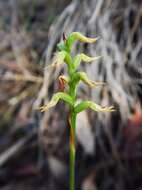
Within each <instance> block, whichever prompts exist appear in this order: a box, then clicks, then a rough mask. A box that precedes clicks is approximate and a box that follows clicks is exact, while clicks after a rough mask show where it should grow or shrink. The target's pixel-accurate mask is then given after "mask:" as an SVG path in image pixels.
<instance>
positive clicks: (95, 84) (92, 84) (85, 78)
mask: <svg viewBox="0 0 142 190" xmlns="http://www.w3.org/2000/svg"><path fill="white" fill-rule="evenodd" d="M77 74H78V76H79V78H80V80H81V81H82V82H83V83H85V84H87V85H88V86H89V87H91V88H95V87H98V86H102V85H105V84H106V83H105V82H94V81H92V80H90V79H89V78H88V76H87V74H86V73H85V72H78V73H77Z"/></svg>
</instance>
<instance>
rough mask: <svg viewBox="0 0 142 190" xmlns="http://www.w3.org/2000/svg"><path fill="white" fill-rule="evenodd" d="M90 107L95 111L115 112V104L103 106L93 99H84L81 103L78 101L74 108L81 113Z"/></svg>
mask: <svg viewBox="0 0 142 190" xmlns="http://www.w3.org/2000/svg"><path fill="white" fill-rule="evenodd" d="M88 108H90V109H92V110H94V111H95V112H113V111H115V109H114V107H113V106H110V107H102V106H100V105H98V104H96V103H94V102H92V101H82V102H81V103H78V104H77V105H76V106H75V109H74V110H75V113H80V112H82V111H84V110H86V109H88Z"/></svg>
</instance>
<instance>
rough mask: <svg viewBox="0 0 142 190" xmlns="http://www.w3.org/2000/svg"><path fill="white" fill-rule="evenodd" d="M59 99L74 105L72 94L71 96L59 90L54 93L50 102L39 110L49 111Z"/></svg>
mask: <svg viewBox="0 0 142 190" xmlns="http://www.w3.org/2000/svg"><path fill="white" fill-rule="evenodd" d="M59 100H63V101H65V102H66V103H68V104H69V105H71V106H72V105H73V100H72V98H71V96H69V95H68V94H66V93H64V92H58V93H56V94H54V95H53V97H52V99H51V100H50V102H49V103H48V104H47V105H44V106H41V107H40V108H39V110H40V111H41V112H44V111H47V110H48V109H49V108H52V107H54V106H55V105H56V104H57V103H58V102H59Z"/></svg>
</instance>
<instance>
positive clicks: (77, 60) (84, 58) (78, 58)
mask: <svg viewBox="0 0 142 190" xmlns="http://www.w3.org/2000/svg"><path fill="white" fill-rule="evenodd" d="M101 57H102V56H96V57H89V56H88V55H85V54H84V53H81V54H79V55H77V56H76V57H75V58H74V60H73V64H74V65H75V67H76V68H77V67H78V66H79V65H80V63H81V61H84V62H86V63H90V62H92V61H96V60H98V59H100V58H101Z"/></svg>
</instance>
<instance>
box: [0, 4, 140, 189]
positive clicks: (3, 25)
mask: <svg viewBox="0 0 142 190" xmlns="http://www.w3.org/2000/svg"><path fill="white" fill-rule="evenodd" d="M141 26H142V3H141V0H124V1H117V0H113V1H112V0H89V1H88V0H72V1H71V0H68V1H67V0H60V1H59V0H52V1H51V0H40V1H36V0H1V1H0V166H1V170H0V189H2V190H5V189H6V190H7V189H16V188H17V189H18V190H19V189H20V190H22V189H25V186H26V188H27V189H49V190H56V189H62V190H63V189H68V142H69V139H68V128H67V127H66V126H68V122H67V120H66V117H67V115H68V108H67V107H65V106H64V104H62V103H60V104H58V105H57V108H56V109H53V110H52V111H51V112H49V113H44V114H42V113H40V112H39V111H37V110H36V109H35V108H37V107H38V106H40V105H42V104H43V103H44V102H45V103H46V102H47V101H48V99H50V97H51V95H52V93H53V91H57V90H58V83H57V82H55V81H56V80H55V79H57V78H58V76H59V75H60V74H62V73H66V68H58V67H57V68H49V67H48V65H49V64H50V63H51V60H52V57H53V53H54V52H55V50H56V44H57V42H59V41H60V40H61V39H62V34H63V32H64V33H66V34H67V35H68V34H69V33H71V32H73V31H80V32H82V33H83V34H84V35H86V36H100V40H99V41H98V42H97V44H95V45H91V46H88V45H87V44H85V45H79V44H77V46H76V47H74V49H73V54H75V52H83V51H84V50H85V52H86V53H88V55H90V56H94V55H103V57H102V59H101V60H98V62H97V63H93V64H92V65H89V66H85V65H83V66H81V67H83V70H85V71H86V72H87V73H88V75H89V76H90V77H91V79H92V80H98V81H105V82H106V83H107V84H108V85H107V86H106V87H103V88H102V89H100V90H99V89H98V90H97V91H94V90H89V89H87V90H84V86H82V85H80V86H79V97H81V98H82V99H88V98H89V99H90V98H91V99H92V100H93V101H95V102H96V103H99V104H101V105H103V106H106V105H108V104H115V107H116V108H117V112H116V113H114V114H109V115H108V114H94V113H92V112H91V111H87V112H82V114H80V115H79V116H78V118H77V152H78V153H77V158H76V159H77V164H76V176H77V184H76V185H77V187H78V189H82V190H90V189H91V188H92V189H102V190H109V189H122V190H123V189H124V190H125V189H126V188H129V189H132V190H134V189H141V187H142V183H141V174H142V169H141V168H142V165H141V152H142V143H141V137H142V129H141V127H142V108H141V103H142V98H141V97H142V85H141V84H142V80H141V79H142V66H141V61H142V43H141V42H142V27H141ZM81 69H82V68H81ZM80 168H81V169H80Z"/></svg>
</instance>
